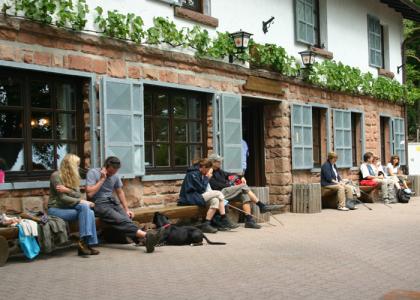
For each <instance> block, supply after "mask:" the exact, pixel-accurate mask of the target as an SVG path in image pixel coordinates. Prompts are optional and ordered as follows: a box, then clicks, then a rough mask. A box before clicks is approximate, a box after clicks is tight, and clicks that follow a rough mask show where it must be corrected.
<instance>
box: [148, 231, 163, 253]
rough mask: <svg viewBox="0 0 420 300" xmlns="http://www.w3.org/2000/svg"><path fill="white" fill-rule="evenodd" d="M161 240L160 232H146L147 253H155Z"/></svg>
mask: <svg viewBox="0 0 420 300" xmlns="http://www.w3.org/2000/svg"><path fill="white" fill-rule="evenodd" d="M159 239H160V235H159V232H157V231H154V230H149V231H147V232H146V241H145V245H146V252H147V253H152V252H153V251H155V246H156V244H157V243H158V242H159Z"/></svg>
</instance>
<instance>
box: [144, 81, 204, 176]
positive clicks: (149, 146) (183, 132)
mask: <svg viewBox="0 0 420 300" xmlns="http://www.w3.org/2000/svg"><path fill="white" fill-rule="evenodd" d="M206 109H207V105H206V99H205V96H204V95H203V94H200V93H193V92H188V91H184V90H174V89H163V88H152V87H146V88H145V93H144V115H145V124H144V126H145V161H146V168H147V169H149V170H153V171H163V172H165V171H176V170H179V171H185V167H186V166H188V165H190V164H191V162H192V161H194V160H197V159H199V158H201V157H203V155H204V153H206V149H205V148H206V143H205V141H207V137H206V132H207V131H206V115H207V113H206Z"/></svg>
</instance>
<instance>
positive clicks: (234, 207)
mask: <svg viewBox="0 0 420 300" xmlns="http://www.w3.org/2000/svg"><path fill="white" fill-rule="evenodd" d="M228 206H229V207H231V208H233V209H236V210H237V211H240V212H241V213H244V214H245V215H247V214H248V213H247V212H246V211H244V210H242V209H240V208H237V207H236V206H233V205H231V204H229V203H228ZM250 215H251V216H253V217H254V218H256V219H257V220H260V221H264V222H265V220H264V219H261V218H258V217H257V216H254V215H253V214H250ZM268 224H269V225H271V226H274V227H275V226H276V225H274V224H271V223H270V221H268Z"/></svg>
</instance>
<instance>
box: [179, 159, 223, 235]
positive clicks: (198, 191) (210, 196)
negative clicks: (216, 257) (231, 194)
mask: <svg viewBox="0 0 420 300" xmlns="http://www.w3.org/2000/svg"><path fill="white" fill-rule="evenodd" d="M212 175H213V169H212V162H211V161H209V160H208V159H205V158H204V159H201V160H200V161H198V163H196V164H194V165H193V166H192V167H190V168H188V170H187V174H186V175H185V178H184V181H183V182H182V185H181V191H180V193H179V200H178V205H198V206H206V205H209V209H208V211H207V214H206V219H205V220H204V222H203V224H202V226H201V230H202V231H203V232H205V233H216V232H217V228H215V227H213V226H211V220H212V219H213V217H214V215H215V214H216V212H217V211H219V213H220V217H221V223H222V225H221V228H222V230H223V229H226V230H228V229H229V228H230V227H231V224H230V222H229V220H228V218H227V216H226V212H225V203H224V201H225V197H224V195H223V193H222V192H220V191H213V190H211V188H210V186H209V180H210V178H211V177H212Z"/></svg>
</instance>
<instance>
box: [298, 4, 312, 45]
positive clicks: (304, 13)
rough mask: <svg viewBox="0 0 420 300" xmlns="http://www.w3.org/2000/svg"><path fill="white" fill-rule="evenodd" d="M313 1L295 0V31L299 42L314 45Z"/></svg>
mask: <svg viewBox="0 0 420 300" xmlns="http://www.w3.org/2000/svg"><path fill="white" fill-rule="evenodd" d="M314 2H315V0H295V31H296V40H297V41H299V42H303V43H307V44H311V45H314V44H315V27H317V26H315V24H316V22H317V18H316V15H315V3H314Z"/></svg>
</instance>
